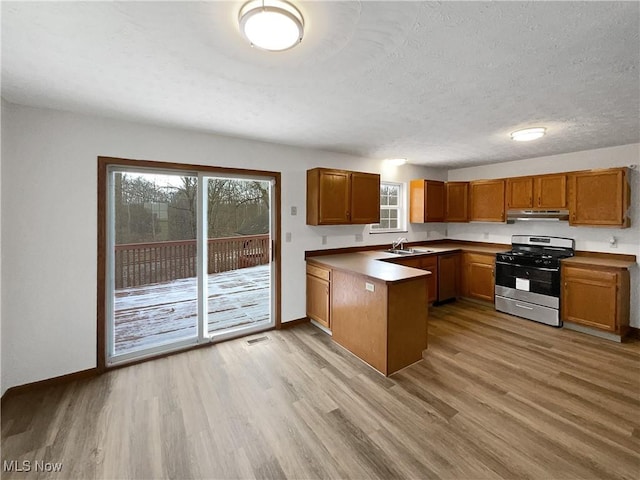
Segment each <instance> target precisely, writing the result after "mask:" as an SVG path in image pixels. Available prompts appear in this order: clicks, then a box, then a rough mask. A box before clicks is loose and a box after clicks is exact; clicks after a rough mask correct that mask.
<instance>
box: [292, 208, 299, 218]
mask: <svg viewBox="0 0 640 480" xmlns="http://www.w3.org/2000/svg"><path fill="white" fill-rule="evenodd" d="M291 215H292V216H294V217H295V216H296V215H298V207H291Z"/></svg>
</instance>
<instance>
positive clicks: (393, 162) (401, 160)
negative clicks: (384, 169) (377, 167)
mask: <svg viewBox="0 0 640 480" xmlns="http://www.w3.org/2000/svg"><path fill="white" fill-rule="evenodd" d="M384 163H386V164H387V165H394V166H396V167H399V166H400V165H404V164H405V163H407V159H406V158H388V159H386V160H385V161H384Z"/></svg>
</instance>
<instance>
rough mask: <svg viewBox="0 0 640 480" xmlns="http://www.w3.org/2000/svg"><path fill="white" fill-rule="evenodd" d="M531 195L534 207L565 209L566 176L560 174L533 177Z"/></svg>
mask: <svg viewBox="0 0 640 480" xmlns="http://www.w3.org/2000/svg"><path fill="white" fill-rule="evenodd" d="M533 193H534V197H533V202H534V203H533V206H534V207H538V208H545V209H548V208H550V209H554V208H567V176H566V175H565V174H564V173H562V174H558V175H540V176H537V177H534V189H533Z"/></svg>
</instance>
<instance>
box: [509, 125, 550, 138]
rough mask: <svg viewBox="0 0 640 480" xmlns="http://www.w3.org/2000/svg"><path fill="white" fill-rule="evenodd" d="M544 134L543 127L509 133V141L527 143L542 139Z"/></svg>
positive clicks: (545, 131)
mask: <svg viewBox="0 0 640 480" xmlns="http://www.w3.org/2000/svg"><path fill="white" fill-rule="evenodd" d="M545 133H547V129H546V128H544V127H533V128H525V129H523V130H516V131H515V132H511V140H515V141H516V142H529V141H531V140H536V139H538V138H540V137H543V136H544V135H545Z"/></svg>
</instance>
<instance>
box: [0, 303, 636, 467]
mask: <svg viewBox="0 0 640 480" xmlns="http://www.w3.org/2000/svg"><path fill="white" fill-rule="evenodd" d="M429 321H430V326H429V332H430V339H429V349H428V351H427V352H426V353H425V359H424V360H422V361H421V362H419V363H417V364H415V365H413V366H410V367H408V368H406V369H404V370H402V371H401V372H399V373H397V374H395V375H393V376H392V377H390V378H385V377H383V376H381V375H380V374H378V373H377V372H375V371H374V370H372V369H371V368H369V367H368V366H366V365H365V364H363V363H362V362H361V361H360V360H358V359H356V358H355V357H353V356H352V355H351V354H350V353H348V352H347V351H345V350H344V349H342V348H341V347H340V346H338V345H337V344H335V343H334V342H332V341H331V340H330V338H329V337H328V336H327V335H325V334H324V333H322V332H320V331H319V330H318V329H316V328H314V327H313V326H311V325H308V324H305V325H302V326H300V327H296V328H292V329H290V330H283V331H277V332H276V331H272V332H267V333H265V334H260V335H256V336H253V337H249V338H245V339H240V340H234V341H229V342H226V343H221V344H218V345H216V346H213V347H211V348H204V349H199V350H194V351H191V352H187V353H183V354H179V355H174V356H171V357H168V358H164V359H160V360H156V361H150V362H147V363H143V364H139V365H135V366H132V367H127V368H123V369H120V370H116V371H112V372H110V373H107V374H105V375H103V376H101V377H98V378H94V379H90V380H85V381H78V382H74V383H70V384H67V385H64V386H58V387H51V388H47V389H43V390H41V391H38V392H37V393H36V392H31V393H26V394H22V395H19V396H15V397H12V398H9V399H7V401H6V402H4V404H3V409H2V460H4V461H8V460H9V461H10V460H17V461H18V462H22V461H23V460H29V461H31V462H32V464H31V465H32V468H33V466H34V465H35V463H34V462H35V461H46V462H62V463H63V470H62V472H60V473H58V474H45V473H36V472H33V471H32V472H30V473H16V472H12V473H7V472H5V473H4V474H3V478H6V479H11V478H20V479H23V478H65V479H67V478H81V479H90V478H100V479H101V478H118V479H125V478H176V479H188V478H296V479H300V478H354V479H355V478H358V479H363V478H421V479H422V478H429V479H432V478H434V479H435V478H452V479H453V478H455V479H483V478H508V479H514V478H535V479H551V478H554V479H555V478H585V479H608V478H612V479H617V478H627V479H637V478H640V383H639V382H640V343H638V342H629V343H625V344H622V345H620V344H615V343H611V342H608V341H605V340H601V339H598V338H594V337H589V336H586V335H583V334H580V333H577V332H571V331H567V330H556V329H553V328H551V327H547V326H544V325H538V324H536V323H533V322H529V321H525V320H519V319H515V318H514V317H509V316H507V315H504V314H500V313H496V312H495V311H493V310H492V309H490V308H488V307H485V306H479V305H476V304H473V303H468V302H462V301H459V302H456V303H454V304H449V305H445V306H441V307H437V308H432V309H431V310H430V320H429ZM262 337H266V339H264V340H261V341H255V342H252V343H249V342H248V340H252V339H253V340H255V339H259V338H262Z"/></svg>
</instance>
